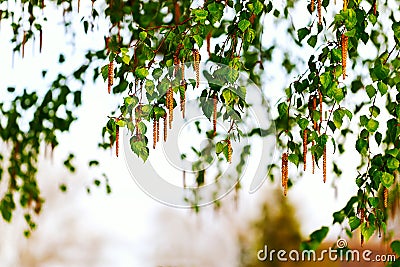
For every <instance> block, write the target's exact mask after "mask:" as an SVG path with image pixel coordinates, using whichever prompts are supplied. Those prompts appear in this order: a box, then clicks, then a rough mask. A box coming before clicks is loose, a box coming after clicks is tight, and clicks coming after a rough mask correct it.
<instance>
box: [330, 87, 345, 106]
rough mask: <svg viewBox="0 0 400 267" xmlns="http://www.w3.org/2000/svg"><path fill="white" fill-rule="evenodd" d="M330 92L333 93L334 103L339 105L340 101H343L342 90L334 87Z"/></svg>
mask: <svg viewBox="0 0 400 267" xmlns="http://www.w3.org/2000/svg"><path fill="white" fill-rule="evenodd" d="M332 92H333V98H334V99H335V100H336V102H338V103H339V102H340V101H342V100H343V98H344V94H343V90H342V88H339V87H337V86H335V87H333V88H332Z"/></svg>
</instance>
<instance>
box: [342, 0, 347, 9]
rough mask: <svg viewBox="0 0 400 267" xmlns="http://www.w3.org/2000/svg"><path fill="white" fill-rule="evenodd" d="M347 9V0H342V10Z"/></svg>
mask: <svg viewBox="0 0 400 267" xmlns="http://www.w3.org/2000/svg"><path fill="white" fill-rule="evenodd" d="M346 10H347V0H343V11H346Z"/></svg>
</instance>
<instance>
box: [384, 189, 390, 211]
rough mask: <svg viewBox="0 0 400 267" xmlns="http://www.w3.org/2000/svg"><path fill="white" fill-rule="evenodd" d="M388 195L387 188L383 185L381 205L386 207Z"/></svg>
mask: <svg viewBox="0 0 400 267" xmlns="http://www.w3.org/2000/svg"><path fill="white" fill-rule="evenodd" d="M388 197H389V190H388V189H387V188H386V187H383V206H384V207H385V208H387V207H388Z"/></svg>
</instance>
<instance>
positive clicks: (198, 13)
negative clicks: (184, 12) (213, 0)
mask: <svg viewBox="0 0 400 267" xmlns="http://www.w3.org/2000/svg"><path fill="white" fill-rule="evenodd" d="M192 14H193V15H194V17H195V21H200V22H202V21H205V20H206V19H207V16H208V11H207V10H204V9H193V10H192Z"/></svg>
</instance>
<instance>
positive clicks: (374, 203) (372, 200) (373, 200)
mask: <svg viewBox="0 0 400 267" xmlns="http://www.w3.org/2000/svg"><path fill="white" fill-rule="evenodd" d="M368 202H369V204H371V206H372V207H373V208H377V207H378V205H379V197H370V198H368Z"/></svg>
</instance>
